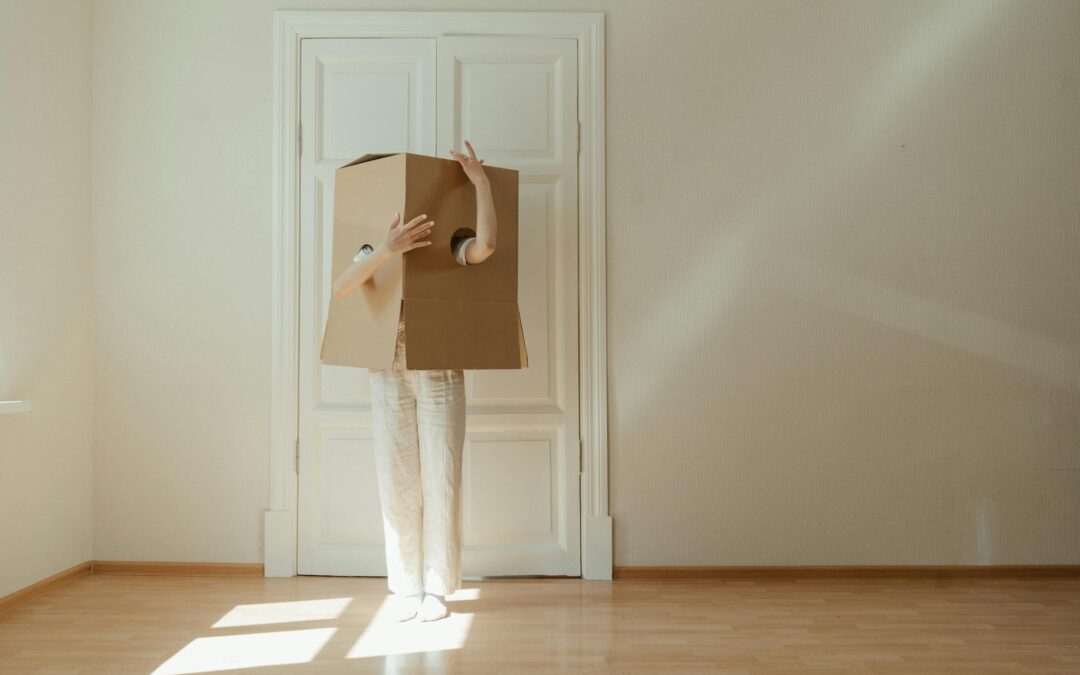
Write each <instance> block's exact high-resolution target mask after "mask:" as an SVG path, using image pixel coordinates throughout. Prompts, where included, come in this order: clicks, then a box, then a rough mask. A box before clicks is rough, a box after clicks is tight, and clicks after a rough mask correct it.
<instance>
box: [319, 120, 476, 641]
mask: <svg viewBox="0 0 1080 675" xmlns="http://www.w3.org/2000/svg"><path fill="white" fill-rule="evenodd" d="M465 146H466V148H467V149H468V151H469V154H468V155H464V154H462V153H459V152H455V151H453V150H451V151H450V154H451V155H452V156H453V157H454V159H456V160H457V161H458V162H459V163H460V164H461V168H462V169H463V170H464V171H465V175H466V176H468V178H469V180H470V181H471V182H472V184H473V186H474V187H475V189H476V236H475V237H469V238H466V239H462V240H460V241H458V242H455V248H454V257H455V258H456V259H457V261H458V263H460V264H462V265H476V264H479V263H482V262H483V261H484V260H486V259H487V258H488V256H490V255H491V254H492V253H494V252H495V232H496V229H497V227H496V226H497V223H496V220H495V204H494V202H493V201H492V197H491V186H490V185H489V183H488V179H487V176H486V175H485V174H484V167H483V166H482V164H483V160H480V159H477V157H476V152H475V151H474V150H473V147H472V144H470V143H469V141H465ZM426 217H427V214H421V215H419V216H417V217H416V218H413V219H412V220H410V221H409V222H407V223H405V224H404V225H402V224H401V214H394V219H393V221H392V222H391V223H390V227H389V229H388V230H387V233H386V238H385V239H384V240H383V242H382V243H380V244H379V245H378V246H375V247H372V246H369V245H366V244H365V245H364V247H362V248H361V250H360V251H359V252H358V253H357V255H356V257H355V258H354V259H353V264H352V265H350V266H349V268H348V269H346V270H345V271H344V272H343V273H342V274H341V276H340V277H338V278H337V279H336V280H335V281H334V296H335V297H338V298H343V297H345V296H347V295H349V294H350V293H352V292H353V291H354V290H356V289H357V288H359V287H360V286H361V285H362V284H363V283H364V282H366V281H367V280H368V279H370V278H371V276H372V275H373V274H374V273H375V270H377V269H378V268H379V266H380V265H382V264H383V263H385V262H386V261H387V260H389V259H391V258H392V257H393V256H396V255H401V254H403V253H405V252H407V251H411V250H413V249H414V248H419V247H421V246H428V245H429V244H431V241H430V240H427V239H425V238H424V237H426V236H427V235H428V234H430V232H431V229H432V227H434V225H435V222H434V221H431V220H425V218H426ZM405 348H406V345H405V324H404V321H401V322H399V323H398V333H397V345H396V346H395V348H394V362H393V365H392V366H391V367H390V368H388V369H371V370H370V371H369V374H368V379H369V382H370V383H371V415H372V423H373V425H374V430H373V436H374V446H375V469H376V473H377V480H378V485H379V499H380V503H381V504H382V513H383V531H384V533H385V536H386V570H387V585H388V586H389V588H390V591H391V592H392V593H394V594H395V596H396V597H397V599H398V607H399V609H398V612H397V618H398V619H399V620H401V621H405V620H408V619H411V618H412V617H414V616H419V618H420V619H421V620H424V621H432V620H435V619H441V618H443V617H444V616H446V615H447V614H449V610H448V609H447V608H446V604H445V598H446V596H447V595H449V594H451V593H453V592H454V591H456V590H457V589H458V588H460V586H461V539H462V524H461V518H460V509H461V461H462V452H463V449H464V445H465V374H464V373H463V372H462V371H461V370H409V369H406V368H405Z"/></svg>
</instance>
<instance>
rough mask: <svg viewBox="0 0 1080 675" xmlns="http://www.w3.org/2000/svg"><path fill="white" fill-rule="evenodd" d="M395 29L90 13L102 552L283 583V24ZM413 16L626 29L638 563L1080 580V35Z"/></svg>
mask: <svg viewBox="0 0 1080 675" xmlns="http://www.w3.org/2000/svg"><path fill="white" fill-rule="evenodd" d="M387 5H388V3H385V2H378V3H376V2H368V3H360V2H345V1H337V2H332V3H331V2H326V3H317V2H310V1H302V0H294V1H291V2H270V1H264V2H260V1H256V0H248V1H246V2H245V1H239V0H238V1H234V2H227V3H222V2H217V1H216V0H215V1H211V0H205V1H202V2H180V1H172V2H154V3H146V2H142V1H136V0H131V1H126V2H98V3H96V4H95V11H94V31H93V35H94V43H95V49H94V58H93V86H94V107H93V109H94V117H93V140H94V148H95V154H94V162H93V168H94V192H93V194H94V209H93V223H94V233H95V236H94V242H93V256H94V276H93V287H94V298H95V302H96V315H95V316H96V320H95V326H96V330H97V341H96V351H95V354H96V358H97V361H96V363H97V368H96V377H95V386H96V406H97V413H96V415H97V417H96V425H95V426H96V430H95V443H96V464H95V487H96V489H95V514H94V515H95V539H94V546H95V548H94V555H95V557H97V558H104V559H143V560H155V559H156V560H206V561H245V562H246V561H252V562H254V561H259V560H260V559H261V546H262V543H261V539H262V533H261V526H260V524H261V511H262V509H264V508H265V507H266V504H267V473H268V472H267V464H268V457H267V447H268V443H269V439H268V430H269V419H268V410H269V384H270V371H269V368H270V351H269V348H270V311H271V308H270V274H271V270H270V254H271V243H270V235H271V230H270V227H271V212H270V190H271V184H272V179H271V173H270V172H271V164H270V163H271V139H272V129H271V91H272V81H271V75H272V65H271V56H272V35H271V12H272V10H273V9H274V8H275V7H278V6H280V7H283V8H290V9H301V8H335V9H341V8H363V7H371V8H377V9H386V8H387ZM394 6H395V7H396V8H401V9H514V8H518V9H543V10H561V9H569V10H598V11H605V12H607V13H608V23H607V28H608V33H607V37H608V51H607V63H608V73H607V77H608V88H607V103H608V178H609V182H608V230H609V239H608V265H609V279H608V282H609V283H608V287H609V297H608V301H609V313H610V316H609V340H610V341H609V350H610V368H611V372H610V381H609V383H610V399H611V400H610V404H611V409H610V420H609V425H610V438H611V472H612V473H611V499H612V504H611V510H612V513H613V515H614V517H615V548H616V563H617V564H620V565H663V564H787V563H792V564H828V563H849V564H860V563H866V564H873V563H894V564H903V563H1020V562H1043V563H1063V562H1073V563H1076V562H1080V456H1078V453H1080V421H1078V420H1080V414H1078V413H1080V356H1078V353H1080V305H1078V303H1077V302H1076V300H1075V298H1076V297H1077V296H1080V275H1078V274H1077V263H1076V261H1077V260H1078V259H1080V201H1078V197H1077V191H1076V186H1077V185H1078V184H1080V166H1078V164H1080V162H1078V159H1080V146H1078V142H1080V141H1078V139H1080V121H1078V118H1077V116H1076V115H1075V111H1076V110H1077V109H1078V108H1080V100H1078V90H1080V85H1078V78H1080V51H1078V47H1077V46H1076V44H1075V41H1074V40H1073V38H1074V37H1075V35H1076V34H1077V32H1078V30H1080V5H1078V4H1076V3H1075V2H1039V3H1024V2H1016V3H974V2H968V1H967V0H961V1H957V2H947V3H941V2H934V3H925V2H919V3H886V2H878V3H866V2H856V1H852V2H828V3H825V2H807V3H804V2H785V3H771V2H757V1H753V2H679V3H669V2H651V1H646V0H637V1H634V2H623V1H621V0H620V1H616V0H610V1H609V2H569V1H566V2H540V1H529V2H493V1H492V2H468V3H450V2H408V3H406V2H402V3H395V4H394ZM35 414H36V413H35Z"/></svg>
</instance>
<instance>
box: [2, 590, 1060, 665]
mask: <svg viewBox="0 0 1080 675" xmlns="http://www.w3.org/2000/svg"><path fill="white" fill-rule="evenodd" d="M466 586H467V588H465V589H463V590H462V591H461V592H459V593H458V594H457V595H456V596H452V597H451V602H450V607H451V610H452V611H453V615H451V617H449V618H448V619H445V620H443V621H436V622H432V623H416V622H408V623H402V624H396V623H394V622H393V621H391V620H390V618H389V617H388V616H386V611H387V610H386V606H385V605H384V604H383V603H384V600H385V599H386V584H385V580H384V579H369V578H359V579H342V578H328V577H297V578H292V579H263V578H252V579H246V578H205V577H204V578H191V577H153V576H112V575H92V576H84V577H82V578H80V579H78V580H76V581H74V582H72V583H71V584H69V585H67V586H64V587H62V588H59V589H56V590H54V591H52V592H50V593H48V594H46V595H43V596H40V597H38V598H35V599H33V600H31V601H29V602H26V603H25V604H21V605H18V606H16V607H14V608H12V609H11V610H9V611H7V612H4V613H3V614H0V672H2V673H20V674H23V673H110V674H114V673H115V674H119V673H152V672H158V673H191V672H242V673H253V674H255V673H258V674H262V673H339V672H341V673H345V672H348V673H365V672H370V673H384V674H389V673H421V672H423V673H442V672H456V673H540V672H560V673H920V674H923V673H953V674H955V673H973V674H974V673H978V674H979V675H987V674H993V673H1072V674H1074V675H1075V674H1076V673H1080V579H1076V578H1063V579H948V580H934V579H918V580H889V579H865V580H837V579H818V580H754V581H721V580H683V581H675V580H663V581H650V580H619V581H615V582H584V581H579V580H576V579H573V580H571V579H545V580H539V579H517V580H499V581H482V582H467V583H466Z"/></svg>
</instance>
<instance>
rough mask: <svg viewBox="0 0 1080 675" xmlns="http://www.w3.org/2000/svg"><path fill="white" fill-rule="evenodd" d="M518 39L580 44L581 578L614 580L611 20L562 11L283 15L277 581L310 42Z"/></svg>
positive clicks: (289, 440) (272, 564)
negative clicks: (306, 43)
mask: <svg viewBox="0 0 1080 675" xmlns="http://www.w3.org/2000/svg"><path fill="white" fill-rule="evenodd" d="M443 35H490V36H496V35H497V36H505V35H518V36H529V37H558V38H572V39H575V40H577V43H578V119H579V121H580V124H581V132H580V133H581V140H580V154H579V156H578V177H579V178H578V180H579V192H578V194H579V202H578V210H579V211H578V213H579V221H578V222H579V228H578V237H579V242H578V250H579V263H578V275H579V293H580V297H579V317H578V339H579V344H580V354H579V359H580V368H579V372H580V380H579V383H578V387H579V397H580V402H581V420H580V428H581V445H582V447H581V455H582V460H581V461H582V468H581V477H580V478H581V551H582V576H583V577H584V578H586V579H605V580H606V579H611V572H612V521H611V517H610V515H609V514H608V451H607V330H606V329H607V323H606V321H607V303H606V297H607V289H606V278H607V276H606V275H607V270H606V260H605V240H606V235H605V231H606V221H605V218H606V215H605V202H604V200H605V173H604V168H605V166H604V164H605V147H604V15H603V14H602V13H593V12H588V13H584V12H582V13H578V12H568V13H557V12H365V11H325V12H321V11H279V12H275V13H274V121H273V129H274V139H273V146H274V164H273V175H274V185H273V263H272V274H273V278H272V287H273V297H272V303H273V304H272V307H273V309H272V325H271V333H272V335H271V339H272V343H271V359H272V361H271V410H270V508H269V509H268V510H267V511H266V514H265V540H264V542H265V545H264V563H265V570H266V572H265V573H266V576H272V577H275V576H293V575H295V574H296V544H297V538H296V535H297V531H296V509H297V474H296V469H297V463H296V448H297V438H298V428H297V405H298V402H297V399H298V396H297V395H298V390H297V387H298V377H297V365H298V349H299V343H298V334H297V331H298V328H299V276H298V265H299V246H298V241H299V213H298V199H297V187H298V180H299V163H298V152H297V151H298V133H297V131H298V127H299V65H300V41H301V40H304V39H311V38H356V37H436V36H443Z"/></svg>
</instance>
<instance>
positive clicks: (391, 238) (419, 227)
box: [382, 211, 435, 255]
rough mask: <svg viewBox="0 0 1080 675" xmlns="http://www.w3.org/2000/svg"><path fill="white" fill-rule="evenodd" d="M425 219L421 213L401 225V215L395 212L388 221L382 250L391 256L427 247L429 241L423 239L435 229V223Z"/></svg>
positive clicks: (424, 215) (425, 216)
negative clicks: (392, 217)
mask: <svg viewBox="0 0 1080 675" xmlns="http://www.w3.org/2000/svg"><path fill="white" fill-rule="evenodd" d="M425 218H427V214H426V213H421V214H420V215H418V216H417V217H415V218H413V219H412V220H410V221H409V222H407V223H405V224H404V225H402V224H401V214H400V213H398V212H396V211H395V212H394V219H393V220H391V221H390V227H389V229H387V231H386V238H385V239H383V243H382V248H383V250H385V251H386V252H387V253H389V254H391V255H393V254H396V253H406V252H408V251H411V250H413V249H414V248H420V247H421V246H427V245H429V244H430V243H431V240H430V239H424V238H423V237H426V236H427V235H429V234H430V233H431V229H432V228H433V227H435V221H434V220H428V221H425V220H424V219H425Z"/></svg>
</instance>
